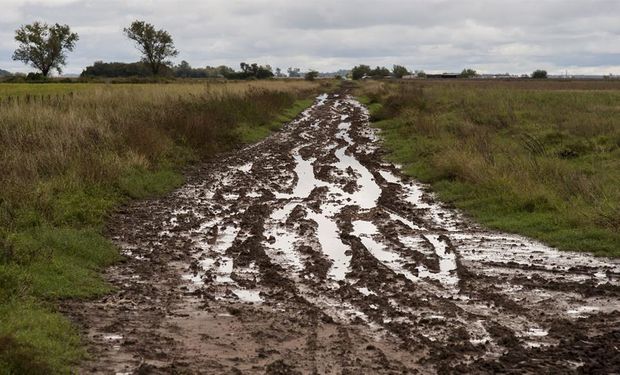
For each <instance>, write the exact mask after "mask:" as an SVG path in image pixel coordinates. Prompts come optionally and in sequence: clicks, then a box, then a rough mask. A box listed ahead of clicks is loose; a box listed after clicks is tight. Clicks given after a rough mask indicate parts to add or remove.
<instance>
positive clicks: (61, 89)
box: [0, 83, 104, 98]
mask: <svg viewBox="0 0 620 375" xmlns="http://www.w3.org/2000/svg"><path fill="white" fill-rule="evenodd" d="M97 86H104V85H103V84H87V83H45V84H38V83H31V84H24V83H0V98H6V97H7V96H13V97H15V96H22V97H23V96H26V95H32V96H36V95H44V96H47V95H62V94H69V93H71V92H73V93H78V92H82V91H88V90H92V89H94V88H95V87H97Z"/></svg>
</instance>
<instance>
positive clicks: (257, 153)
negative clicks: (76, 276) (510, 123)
mask: <svg viewBox="0 0 620 375" xmlns="http://www.w3.org/2000/svg"><path fill="white" fill-rule="evenodd" d="M368 120H369V115H368V111H367V109H366V108H365V107H364V106H362V105H361V104H360V103H359V102H358V101H356V100H355V99H354V98H352V97H351V96H350V92H348V91H347V90H346V86H345V89H343V90H339V91H337V92H335V93H332V94H330V95H320V96H319V97H318V98H317V99H316V100H315V102H314V104H313V105H312V106H311V107H310V108H308V109H307V110H305V111H304V112H302V113H301V115H300V116H298V117H297V118H296V119H295V120H293V121H292V122H290V123H288V124H287V125H286V126H285V127H284V128H283V129H282V131H280V132H277V133H275V134H273V135H272V136H270V137H268V138H266V139H265V140H264V141H263V142H260V143H258V144H255V145H251V146H248V147H246V148H244V149H241V150H239V151H237V152H231V153H228V154H227V155H223V156H222V157H221V158H217V159H215V160H212V161H211V162H208V163H204V164H201V165H197V166H196V167H195V168H192V169H190V170H188V171H187V183H186V184H184V185H183V186H182V187H180V188H179V189H176V190H175V191H174V192H172V193H170V194H167V195H165V196H163V197H157V198H153V199H147V200H143V201H137V202H133V203H132V204H130V205H127V206H125V207H124V209H123V210H122V211H118V212H116V213H115V214H114V215H112V217H111V218H110V220H109V225H108V228H109V231H108V235H109V237H110V238H111V239H112V240H113V241H114V243H116V244H117V245H118V246H119V247H120V248H121V249H122V251H123V254H125V255H126V257H127V258H126V261H125V262H123V263H120V264H117V265H116V266H114V267H110V268H108V269H107V271H106V273H105V275H106V279H107V280H109V281H110V282H111V283H112V285H114V286H115V287H116V290H115V291H114V292H113V293H110V294H109V295H106V296H105V297H104V298H100V299H96V300H90V301H68V302H67V303H65V304H63V305H62V306H63V310H64V311H66V312H67V314H69V315H70V316H71V317H73V319H74V320H75V321H78V322H80V323H81V326H82V327H83V332H84V336H85V337H87V339H88V343H89V345H88V351H89V353H91V354H92V355H91V360H89V361H86V362H84V363H83V364H82V365H81V367H79V369H80V372H83V373H95V374H110V373H138V374H139V373H157V374H170V373H187V374H198V373H204V374H240V373H241V374H261V375H262V374H268V375H273V374H385V375H388V374H390V375H392V374H495V373H506V374H520V373H536V374H538V373H562V374H572V373H586V374H589V373H614V372H617V370H618V369H620V352H619V351H618V350H617V348H615V347H614V345H613V344H612V343H616V342H618V340H619V339H620V331H618V327H619V323H620V313H619V312H618V306H619V305H620V278H619V277H620V261H618V260H616V259H610V258H603V257H600V258H596V257H594V256H592V255H591V254H585V253H574V252H562V251H558V250H556V249H552V248H549V247H547V246H545V245H543V244H541V243H540V242H537V241H534V240H531V239H528V238H524V237H522V236H518V235H514V234H509V233H503V232H499V231H493V230H489V229H487V228H484V227H482V226H480V225H478V224H477V223H475V222H473V221H472V220H469V219H468V218H466V217H464V216H463V215H462V214H461V212H459V211H458V210H455V209H453V208H452V207H450V206H447V205H445V204H442V203H441V202H440V201H438V200H437V199H436V197H435V195H434V194H433V193H432V191H431V190H430V189H429V188H428V186H426V185H423V184H420V183H418V182H417V181H414V180H411V179H409V178H407V177H406V176H404V175H403V174H402V173H401V172H400V171H399V169H398V168H397V167H396V166H395V165H393V164H392V163H390V162H389V161H387V160H385V159H384V156H386V152H385V150H383V149H382V148H381V147H380V143H379V138H378V137H377V134H376V129H372V128H371V127H370V124H369V121H368Z"/></svg>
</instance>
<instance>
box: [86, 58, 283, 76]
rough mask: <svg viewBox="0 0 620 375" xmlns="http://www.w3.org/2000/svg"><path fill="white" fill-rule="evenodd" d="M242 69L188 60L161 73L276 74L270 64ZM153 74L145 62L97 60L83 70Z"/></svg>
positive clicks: (96, 73)
mask: <svg viewBox="0 0 620 375" xmlns="http://www.w3.org/2000/svg"><path fill="white" fill-rule="evenodd" d="M240 68H241V70H240V71H235V70H234V69H233V68H231V67H228V66H225V65H220V66H217V67H211V66H207V67H205V68H193V67H192V66H191V65H190V64H189V63H188V62H187V61H182V62H181V63H180V64H179V65H174V66H166V65H165V66H162V68H161V71H160V73H159V74H160V75H161V76H167V77H178V78H226V79H265V78H271V77H273V76H274V75H275V74H274V73H273V72H272V69H271V67H270V66H269V65H266V66H263V65H258V64H255V63H253V64H247V63H245V62H242V63H241V64H240ZM152 75H153V73H152V71H151V69H150V67H149V66H148V65H147V64H145V63H143V62H135V63H122V62H109V63H108V62H103V61H97V62H95V63H94V64H93V65H91V66H88V67H86V69H84V71H83V72H82V74H81V76H82V77H108V78H115V77H151V76H152Z"/></svg>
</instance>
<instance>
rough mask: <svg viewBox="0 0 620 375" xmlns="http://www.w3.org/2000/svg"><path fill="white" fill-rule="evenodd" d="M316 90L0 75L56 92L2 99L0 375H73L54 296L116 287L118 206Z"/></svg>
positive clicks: (74, 342)
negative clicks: (109, 229) (112, 216)
mask: <svg viewBox="0 0 620 375" xmlns="http://www.w3.org/2000/svg"><path fill="white" fill-rule="evenodd" d="M323 89H325V88H323ZM318 91H319V84H317V83H310V82H304V81H298V82H281V81H264V82H250V83H247V82H246V83H243V82H239V83H209V84H205V83H202V84H174V83H171V84H141V85H123V84H118V85H105V84H38V85H35V84H0V98H1V97H4V98H6V97H8V96H12V97H16V96H22V97H25V96H28V95H30V96H37V95H39V96H40V95H50V96H54V97H55V96H56V95H59V99H58V100H51V101H49V102H48V101H43V102H37V101H34V102H28V103H26V102H25V101H24V100H21V101H20V102H19V103H18V102H16V101H11V102H7V101H3V102H0V113H1V114H2V115H1V116H0V170H2V171H3V173H2V174H1V175H0V191H2V196H0V373H7V374H21V373H66V372H68V371H70V370H69V369H70V368H71V367H72V366H73V365H74V364H75V363H76V362H77V361H79V360H80V359H81V358H83V356H84V355H85V353H84V351H83V349H82V348H81V342H80V338H79V335H78V333H77V332H76V330H75V328H74V327H72V325H71V324H70V323H69V322H68V321H67V320H66V319H65V318H64V317H63V316H62V315H61V314H59V313H57V312H56V306H57V302H58V301H59V300H60V299H66V298H92V297H96V296H99V295H102V294H104V293H107V292H109V291H110V288H109V286H108V285H107V284H106V283H105V282H104V281H103V280H102V279H101V277H100V271H101V270H102V269H103V268H104V267H105V266H107V265H110V264H112V263H113V262H115V261H118V260H119V259H120V255H119V253H118V251H117V249H116V248H115V247H114V246H112V244H111V243H110V242H109V241H108V240H107V239H106V238H104V237H103V236H102V234H101V233H102V229H103V226H104V223H105V221H106V217H107V215H108V213H110V211H111V210H113V209H114V208H115V207H117V206H118V205H119V204H122V203H123V202H126V201H127V200H128V199H132V198H143V197H148V196H151V195H157V194H162V193H165V192H167V191H170V190H171V189H173V188H174V187H176V186H179V185H180V184H182V183H183V177H182V175H181V174H180V173H179V168H180V167H182V166H183V165H186V164H188V163H191V162H195V161H198V160H202V159H207V158H210V157H213V156H214V155H216V154H217V153H219V152H223V151H227V150H231V149H233V148H235V147H239V146H240V145H242V144H243V143H248V142H255V141H257V140H259V139H260V138H262V137H264V136H266V135H267V134H269V132H270V131H271V130H275V129H277V128H278V127H279V125H280V124H281V123H282V122H285V121H287V120H289V119H291V118H293V117H295V116H296V115H297V114H298V113H299V112H300V111H301V110H303V109H304V108H305V107H306V106H308V105H310V104H311V100H309V98H310V97H311V94H314V93H317V92H318ZM68 93H73V95H71V96H68V95H65V96H64V97H63V96H62V95H63V94H68Z"/></svg>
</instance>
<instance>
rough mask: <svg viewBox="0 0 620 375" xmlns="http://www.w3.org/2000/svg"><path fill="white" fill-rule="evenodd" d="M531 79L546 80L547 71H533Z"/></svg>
mask: <svg viewBox="0 0 620 375" xmlns="http://www.w3.org/2000/svg"><path fill="white" fill-rule="evenodd" d="M532 78H537V79H545V78H547V71H546V70H540V69H538V70H535V71H534V73H532Z"/></svg>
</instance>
